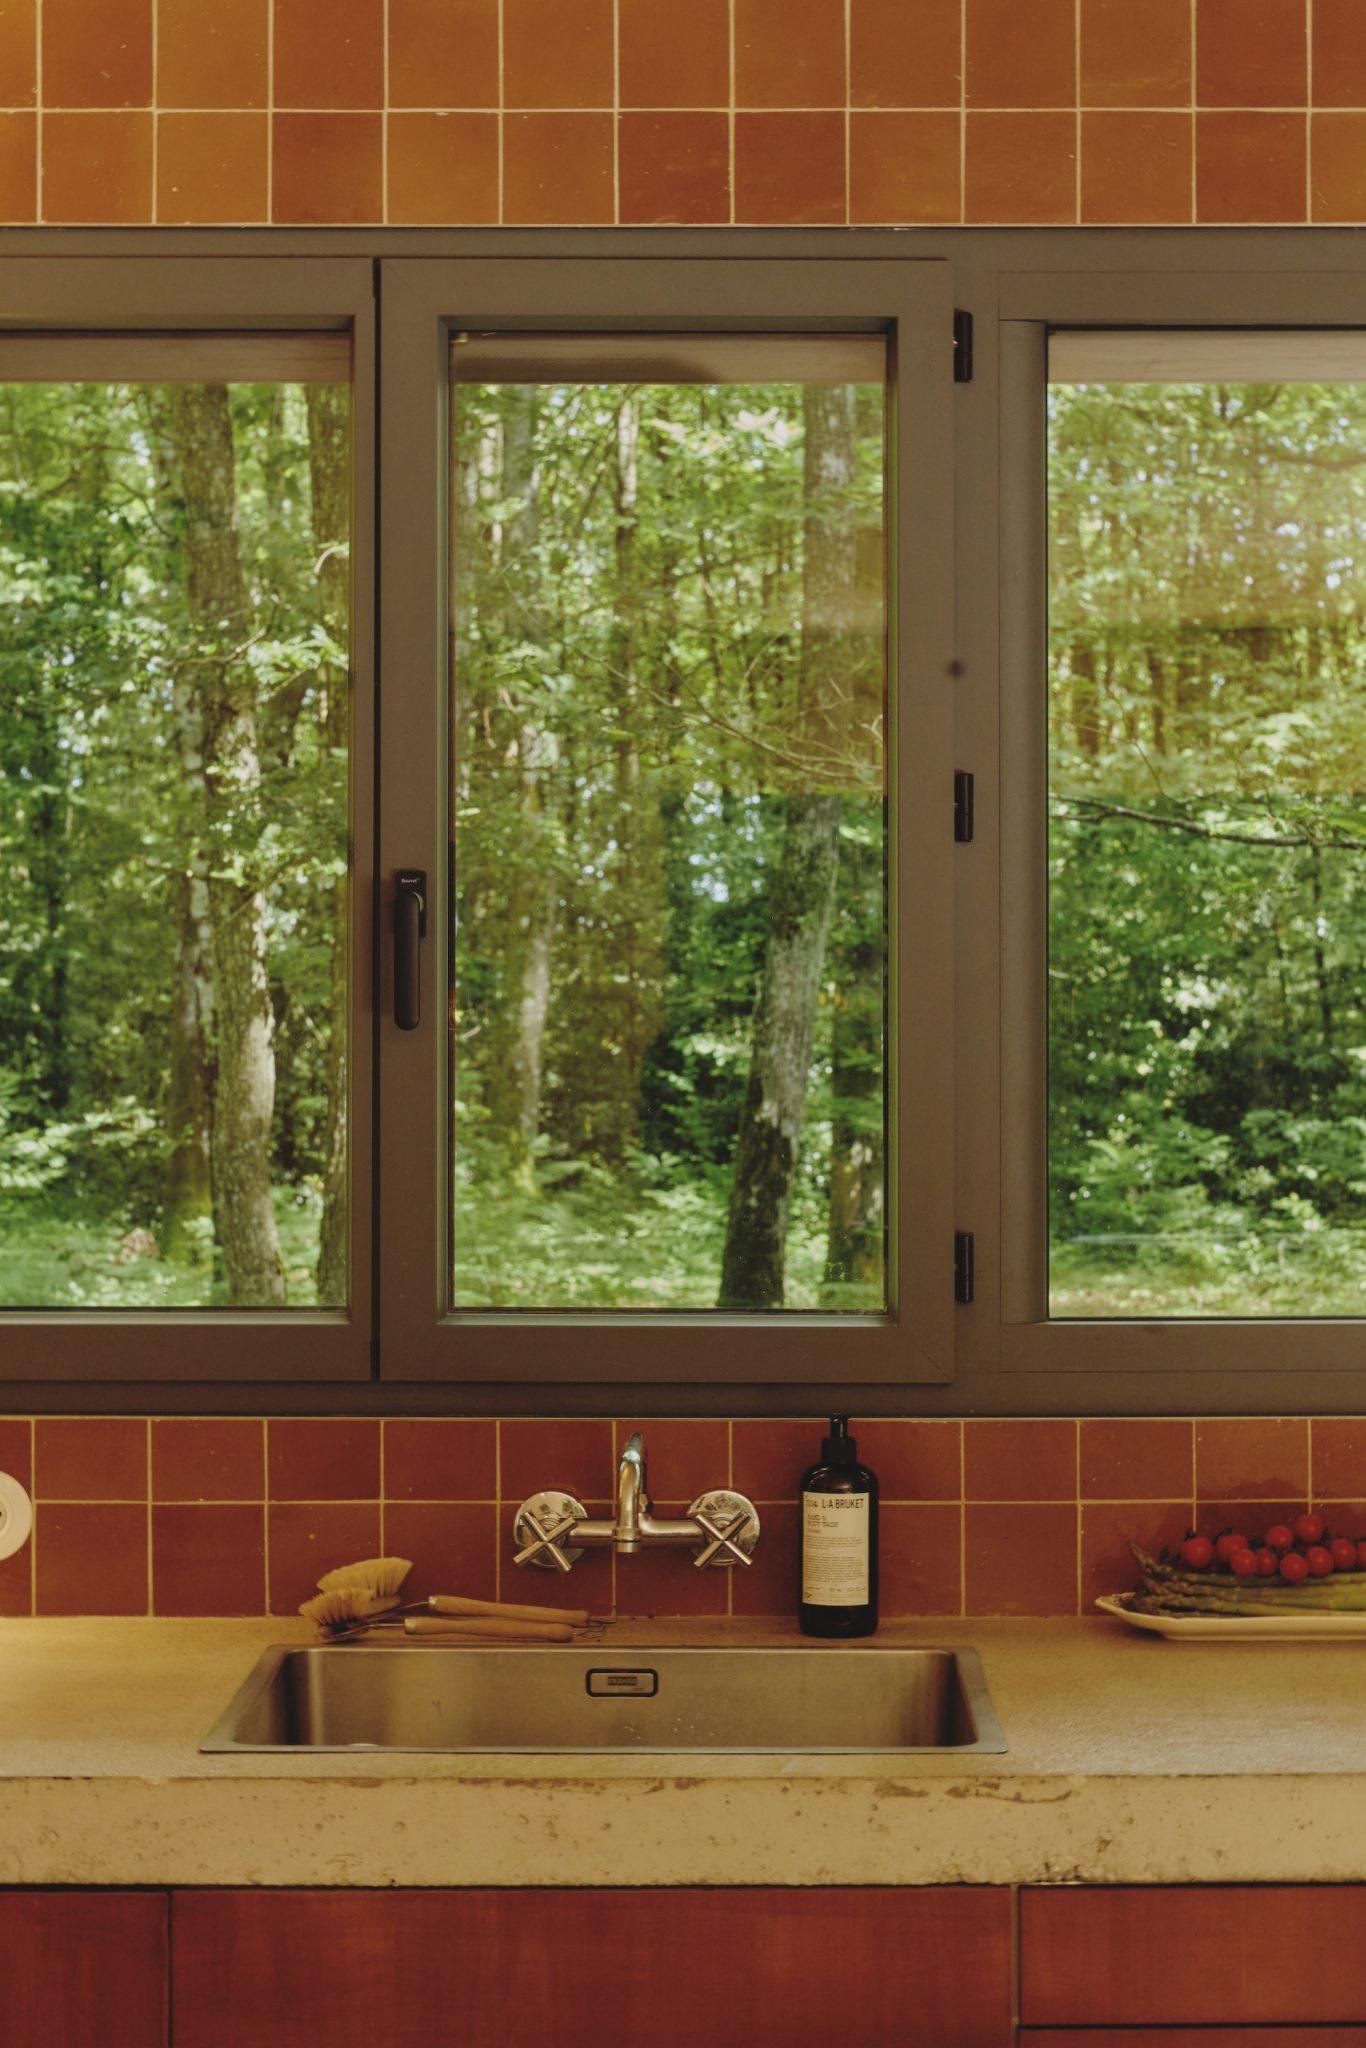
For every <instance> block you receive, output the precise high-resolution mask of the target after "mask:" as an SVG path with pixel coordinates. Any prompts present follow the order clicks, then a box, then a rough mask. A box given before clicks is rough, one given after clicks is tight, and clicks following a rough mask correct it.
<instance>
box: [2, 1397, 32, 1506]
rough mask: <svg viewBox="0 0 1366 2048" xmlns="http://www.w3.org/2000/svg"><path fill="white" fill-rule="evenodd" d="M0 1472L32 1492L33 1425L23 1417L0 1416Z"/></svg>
mask: <svg viewBox="0 0 1366 2048" xmlns="http://www.w3.org/2000/svg"><path fill="white" fill-rule="evenodd" d="M0 1472H8V1473H9V1476H10V1478H11V1479H17V1480H18V1481H19V1484H20V1485H21V1486H25V1487H27V1488H28V1490H29V1492H30V1493H32V1491H33V1424H32V1423H31V1422H30V1420H29V1419H28V1417H27V1416H26V1415H25V1416H18V1415H16V1416H9V1415H2V1416H0Z"/></svg>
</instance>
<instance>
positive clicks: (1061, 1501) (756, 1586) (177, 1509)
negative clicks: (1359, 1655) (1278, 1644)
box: [0, 1416, 1366, 1615]
mask: <svg viewBox="0 0 1366 2048" xmlns="http://www.w3.org/2000/svg"><path fill="white" fill-rule="evenodd" d="M635 1426H636V1425H635V1424H634V1423H633V1422H631V1421H630V1420H622V1421H619V1422H609V1421H599V1420H591V1421H557V1420H555V1419H553V1418H549V1417H547V1418H545V1419H539V1420H519V1421H506V1422H491V1421H452V1420H445V1419H443V1420H435V1419H431V1420H427V1419H416V1420H403V1421H390V1422H383V1423H381V1422H377V1421H373V1420H369V1419H367V1420H358V1421H335V1420H310V1419H290V1420H286V1421H269V1422H267V1421H262V1420H259V1419H255V1420H233V1421H223V1420H212V1419H203V1420H200V1419H166V1420H162V1419H157V1418H152V1419H150V1420H147V1419H144V1418H141V1417H138V1418H122V1417H98V1418H81V1417H72V1418H67V1417H45V1416H38V1417H37V1418H36V1419H25V1418H0V1470H5V1471H9V1472H12V1473H14V1474H15V1475H16V1476H17V1477H19V1478H20V1479H22V1480H23V1481H24V1482H25V1483H26V1484H28V1485H30V1486H31V1488H32V1490H33V1492H34V1495H35V1498H36V1519H35V1533H34V1539H33V1541H32V1543H31V1544H30V1545H29V1546H28V1547H27V1549H25V1550H24V1551H22V1552H20V1554H19V1555H18V1556H17V1557H15V1558H12V1559H10V1560H8V1561H7V1562H5V1563H3V1564H0V1614H9V1615H14V1614H30V1613H34V1612H36V1613H39V1614H148V1613H156V1614H161V1615H194V1614H219V1615H230V1614H248V1615H263V1614H267V1613H269V1614H292V1613H293V1612H294V1610H295V1608H296V1607H297V1606H298V1603H299V1601H300V1600H302V1599H304V1598H306V1597H307V1596H308V1594H309V1593H311V1592H312V1590H313V1586H314V1581H315V1580H316V1579H317V1577H318V1575H319V1573H321V1572H323V1571H326V1570H328V1569H329V1568H330V1567H331V1566H333V1565H337V1564H343V1563H346V1562H348V1561H349V1560H351V1559H354V1558H360V1557H367V1556H371V1555H373V1554H375V1553H376V1552H382V1551H384V1552H397V1553H399V1554H400V1555H402V1556H405V1557H410V1558H411V1559H412V1560H413V1567H414V1568H413V1573H412V1576H411V1579H410V1581H409V1586H410V1588H411V1590H412V1591H413V1592H414V1593H415V1594H418V1595H421V1594H423V1593H427V1592H439V1591H447V1592H462V1593H472V1594H476V1595H480V1596H484V1597H492V1596H497V1595H499V1594H501V1595H502V1596H503V1597H505V1598H509V1599H516V1598H523V1599H526V1598H530V1597H534V1598H536V1599H537V1600H546V1601H557V1600H558V1601H560V1602H562V1603H563V1602H569V1603H572V1604H573V1605H575V1606H581V1605H587V1606H589V1607H591V1608H592V1609H593V1610H594V1611H595V1612H599V1613H607V1612H612V1611H616V1612H620V1613H623V1614H646V1613H648V1614H663V1615H676V1614H680V1613H689V1614H718V1615H720V1614H725V1613H727V1612H733V1613H736V1614H784V1613H791V1612H792V1611H793V1607H794V1603H795V1600H796V1516H797V1510H796V1487H797V1480H798V1478H799V1476H800V1473H801V1471H802V1469H803V1467H804V1466H806V1465H807V1464H809V1463H810V1462H811V1460H812V1459H813V1457H814V1456H815V1455H816V1453H817V1452H818V1450H819V1443H820V1437H821V1434H822V1424H821V1423H820V1422H819V1421H817V1420H811V1421H805V1422H761V1421H752V1422H746V1421H739V1422H725V1421H703V1420H679V1421H652V1422H650V1423H648V1424H647V1425H643V1427H644V1428H645V1430H646V1439H647V1444H648V1448H649V1455H650V1479H651V1485H652V1487H653V1490H654V1493H655V1496H656V1500H657V1504H658V1507H659V1509H660V1512H661V1513H663V1514H681V1513H682V1512H683V1511H684V1509H685V1508H686V1507H687V1505H688V1503H689V1502H690V1501H692V1500H694V1499H695V1498H696V1497H697V1495H698V1494H699V1493H702V1492H703V1491H705V1490H706V1488H708V1487H709V1486H717V1485H723V1484H733V1485H735V1486H736V1487H738V1488H739V1489H740V1490H741V1491H742V1492H745V1493H748V1494H749V1495H750V1497H751V1498H752V1499H753V1500H754V1501H755V1502H756V1503H757V1504H758V1506H759V1509H760V1514H761V1518H762V1521H763V1536H762V1539H761V1542H760V1546H759V1550H758V1553H757V1556H756V1559H755V1562H754V1564H753V1566H752V1567H751V1568H750V1569H749V1570H748V1571H746V1572H744V1573H740V1572H738V1571H736V1572H719V1571H718V1572H712V1571H708V1572H697V1571H695V1570H694V1569H693V1567H692V1565H691V1563H690V1561H689V1559H688V1557H687V1556H686V1554H683V1553H673V1552H663V1553H660V1552H655V1553H653V1554H650V1555H646V1556H642V1557H636V1558H630V1559H624V1560H622V1561H621V1562H620V1563H616V1562H615V1561H614V1560H613V1559H612V1558H611V1557H610V1556H608V1555H605V1554H600V1553H599V1554H595V1555H592V1556H590V1557H587V1558H585V1559H583V1560H582V1561H581V1562H580V1563H579V1564H578V1565H577V1566H576V1567H575V1570H574V1572H573V1575H572V1577H570V1578H568V1579H565V1578H561V1577H559V1576H558V1575H552V1574H550V1573H545V1572H535V1573H532V1572H521V1571H517V1570H516V1569H515V1567H514V1566H513V1564H512V1559H511V1541H510V1536H511V1521H512V1515H513V1512H514V1510H515V1508H516V1506H517V1503H518V1502H519V1501H521V1500H522V1499H524V1498H525V1496H526V1495H527V1494H529V1493H533V1492H535V1491H536V1490H537V1489H538V1488H540V1487H544V1486H560V1487H563V1488H565V1489H566V1490H567V1491H569V1492H571V1493H574V1494H577V1496H578V1497H579V1498H580V1499H581V1500H583V1501H584V1502H585V1504H587V1505H588V1506H589V1507H590V1508H591V1509H592V1510H593V1511H594V1512H605V1511H606V1508H607V1502H606V1500H605V1499H604V1497H603V1496H604V1493H605V1491H606V1490H607V1488H608V1487H609V1485H610V1482H611V1479H612V1474H613V1470H614V1459H615V1455H616V1452H617V1450H618V1449H619V1447H620V1445H621V1444H622V1442H623V1441H624V1440H625V1437H626V1435H627V1434H628V1433H629V1432H630V1430H631V1429H632V1428H634V1427H635ZM858 1436H859V1443H860V1447H861V1450H862V1452H863V1455H864V1456H865V1457H867V1459H868V1460H869V1462H870V1463H871V1464H872V1465H873V1466H874V1467H875V1468H876V1470H877V1472H878V1476H879V1478H880V1480H881V1484H882V1499H883V1504H884V1505H883V1525H882V1527H883V1534H882V1588H883V1609H884V1612H886V1613H888V1614H919V1615H949V1614H969V1615H1000V1614H1030V1615H1052V1614H1075V1613H1078V1612H1083V1613H1084V1612H1086V1611H1088V1609H1089V1604H1090V1601H1091V1600H1092V1598H1093V1597H1094V1595H1095V1594H1096V1593H1100V1592H1105V1591H1113V1590H1115V1589H1116V1588H1118V1587H1120V1586H1123V1585H1125V1584H1127V1583H1129V1582H1131V1579H1132V1567H1131V1565H1130V1563H1129V1559H1128V1556H1127V1552H1126V1549H1125V1544H1126V1542H1127V1540H1128V1538H1129V1537H1131V1536H1133V1537H1136V1538H1137V1539H1138V1540H1139V1541H1140V1542H1143V1543H1146V1544H1148V1545H1150V1546H1155V1545H1157V1544H1159V1543H1162V1542H1171V1541H1174V1540H1177V1539H1179V1538H1180V1536H1182V1535H1183V1534H1184V1532H1185V1530H1186V1529H1187V1527H1188V1526H1189V1525H1190V1523H1191V1522H1192V1520H1193V1519H1196V1518H1198V1519H1199V1521H1200V1524H1201V1526H1202V1527H1204V1528H1206V1529H1218V1528H1221V1527H1224V1526H1227V1525H1228V1524H1229V1523H1230V1522H1241V1523H1244V1524H1245V1525H1247V1527H1248V1532H1249V1533H1250V1534H1253V1535H1260V1534H1261V1533H1262V1531H1263V1530H1264V1528H1265V1527H1266V1526H1267V1525H1268V1524H1269V1523H1270V1522H1273V1521H1276V1520H1278V1519H1281V1518H1282V1517H1283V1516H1285V1515H1288V1514H1291V1513H1299V1512H1300V1511H1301V1510H1302V1509H1303V1508H1304V1506H1305V1505H1306V1503H1308V1502H1310V1501H1312V1502H1314V1503H1315V1505H1320V1506H1323V1507H1324V1508H1325V1510H1326V1512H1327V1514H1328V1518H1329V1521H1330V1524H1332V1525H1334V1526H1336V1527H1338V1528H1340V1529H1341V1530H1343V1531H1345V1532H1346V1533H1348V1534H1352V1535H1356V1534H1358V1533H1360V1534H1366V1421H1363V1420H1360V1419H1352V1418H1337V1419H1328V1420H1322V1419H1315V1420H1314V1421H1312V1422H1309V1421H1306V1420H1304V1419H1302V1418H1300V1419H1290V1418H1278V1419H1241V1418H1233V1419H1219V1420H1210V1421H1196V1422H1191V1421H1166V1420H1155V1421H1147V1420H1144V1421H1139V1420H1128V1419H1123V1420H1117V1421H1103V1420H1102V1421H1081V1422H1077V1421H1071V1420H1067V1421H1056V1420H1048V1421H1001V1422H997V1421H990V1422H986V1421H983V1422H974V1421H970V1422H963V1423H959V1422H912V1421H905V1422H901V1421H887V1422H870V1423H864V1424H861V1425H860V1426H859V1428H858Z"/></svg>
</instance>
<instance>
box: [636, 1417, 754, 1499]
mask: <svg viewBox="0 0 1366 2048" xmlns="http://www.w3.org/2000/svg"><path fill="white" fill-rule="evenodd" d="M612 1427H613V1431H614V1444H613V1451H612V1455H613V1457H614V1458H615V1457H619V1456H620V1454H621V1448H622V1445H623V1444H624V1443H625V1442H626V1440H627V1438H628V1437H629V1436H630V1435H631V1434H632V1433H633V1431H635V1430H639V1431H640V1432H641V1434H642V1435H643V1436H644V1438H645V1455H646V1458H647V1459H648V1461H649V1469H650V1490H651V1492H652V1493H654V1494H657V1495H660V1496H662V1497H663V1498H664V1499H665V1500H681V1501H682V1502H683V1505H684V1506H685V1507H686V1506H687V1504H688V1503H689V1501H694V1500H696V1499H697V1496H698V1495H699V1494H700V1493H707V1492H709V1491H710V1490H711V1488H712V1487H715V1486H729V1484H730V1428H729V1425H728V1424H727V1423H725V1422H718V1421H703V1420H702V1419H700V1418H699V1419H696V1420H694V1419H693V1418H692V1417H691V1416H677V1417H668V1416H666V1417H664V1418H662V1419H656V1420H654V1421H650V1422H632V1421H630V1420H629V1419H628V1420H626V1421H622V1422H616V1423H614V1424H613V1425H612Z"/></svg>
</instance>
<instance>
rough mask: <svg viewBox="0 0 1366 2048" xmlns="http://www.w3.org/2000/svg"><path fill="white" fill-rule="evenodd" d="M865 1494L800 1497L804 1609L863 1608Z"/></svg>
mask: <svg viewBox="0 0 1366 2048" xmlns="http://www.w3.org/2000/svg"><path fill="white" fill-rule="evenodd" d="M870 1499H871V1496H870V1495H869V1494H866V1493H804V1494H803V1495H802V1599H803V1600H804V1601H805V1603H806V1605H807V1606H808V1607H862V1606H863V1605H864V1604H865V1602H866V1601H867V1599H868V1504H869V1501H870Z"/></svg>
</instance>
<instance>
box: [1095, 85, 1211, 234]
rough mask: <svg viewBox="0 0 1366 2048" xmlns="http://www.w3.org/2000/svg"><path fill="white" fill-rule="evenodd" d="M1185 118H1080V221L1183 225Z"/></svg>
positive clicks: (1187, 210) (1186, 216) (1188, 174)
mask: <svg viewBox="0 0 1366 2048" xmlns="http://www.w3.org/2000/svg"><path fill="white" fill-rule="evenodd" d="M1193 118H1194V117H1193V116H1192V115H1191V114H1188V113H1186V114H1164V113H1119V114H1083V115H1082V117H1081V217H1082V219H1083V221H1087V222H1094V223H1096V224H1098V225H1106V224H1115V223H1118V224H1125V223H1127V224H1130V225H1139V224H1141V223H1144V222H1167V221H1175V222H1177V223H1183V222H1186V221H1189V220H1190V219H1191V218H1192V216H1193V213H1194V208H1195V189H1194V188H1195V180H1194V177H1193V175H1192V172H1193V163H1192V151H1191V130H1192V121H1193Z"/></svg>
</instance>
